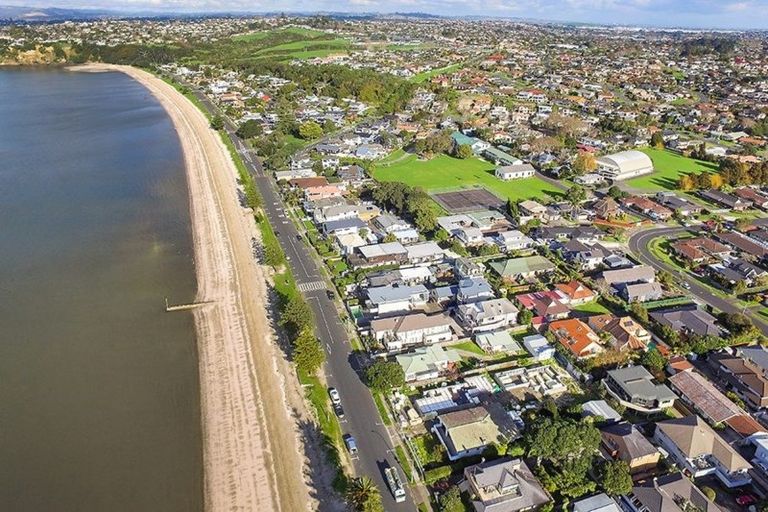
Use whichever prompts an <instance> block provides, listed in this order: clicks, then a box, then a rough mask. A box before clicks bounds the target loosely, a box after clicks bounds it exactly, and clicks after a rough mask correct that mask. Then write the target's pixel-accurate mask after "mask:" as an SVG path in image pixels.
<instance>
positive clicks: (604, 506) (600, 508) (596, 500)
mask: <svg viewBox="0 0 768 512" xmlns="http://www.w3.org/2000/svg"><path fill="white" fill-rule="evenodd" d="M573 512H623V511H622V510H621V508H619V505H618V503H616V501H615V500H614V499H613V498H611V497H610V496H608V495H607V494H605V493H604V492H601V493H600V494H596V495H595V496H591V497H589V498H584V499H583V500H579V501H576V502H574V504H573Z"/></svg>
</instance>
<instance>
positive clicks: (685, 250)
mask: <svg viewBox="0 0 768 512" xmlns="http://www.w3.org/2000/svg"><path fill="white" fill-rule="evenodd" d="M672 251H674V253H675V254H676V255H677V256H678V257H679V258H680V259H682V260H684V261H689V262H691V263H696V264H700V263H711V262H714V261H718V260H721V259H724V258H726V257H727V256H728V255H729V254H730V253H731V248H730V247H728V246H727V245H723V244H721V243H719V242H716V241H715V240H712V239H711V238H707V237H697V238H690V239H687V240H681V241H679V242H675V243H673V244H672Z"/></svg>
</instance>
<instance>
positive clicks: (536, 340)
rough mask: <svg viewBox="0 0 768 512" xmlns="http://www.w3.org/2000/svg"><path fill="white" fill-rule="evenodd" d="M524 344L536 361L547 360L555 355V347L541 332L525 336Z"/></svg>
mask: <svg viewBox="0 0 768 512" xmlns="http://www.w3.org/2000/svg"><path fill="white" fill-rule="evenodd" d="M523 346H524V347H525V350H527V351H528V353H529V354H531V355H532V356H533V358H534V359H535V360H536V361H546V360H547V359H552V358H553V357H555V347H553V346H552V345H550V344H549V341H548V340H547V338H545V337H544V336H542V335H541V334H532V335H530V336H526V337H524V338H523Z"/></svg>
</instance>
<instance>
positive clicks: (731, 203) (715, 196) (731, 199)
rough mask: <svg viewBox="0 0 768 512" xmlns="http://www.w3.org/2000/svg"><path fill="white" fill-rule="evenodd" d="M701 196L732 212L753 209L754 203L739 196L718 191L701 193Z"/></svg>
mask: <svg viewBox="0 0 768 512" xmlns="http://www.w3.org/2000/svg"><path fill="white" fill-rule="evenodd" d="M699 195H700V196H701V197H702V198H704V199H706V200H707V201H710V202H712V203H715V204H719V205H721V206H724V207H726V208H730V209H731V210H736V211H743V210H746V209H748V208H751V207H752V202H751V201H747V200H745V199H741V198H740V197H738V196H734V195H731V194H727V193H725V192H722V191H720V190H717V189H714V188H713V189H709V190H704V191H702V192H699Z"/></svg>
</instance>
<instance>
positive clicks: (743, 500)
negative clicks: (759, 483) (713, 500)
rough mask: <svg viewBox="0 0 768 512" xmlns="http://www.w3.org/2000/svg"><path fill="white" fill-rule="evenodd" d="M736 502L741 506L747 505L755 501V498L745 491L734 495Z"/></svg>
mask: <svg viewBox="0 0 768 512" xmlns="http://www.w3.org/2000/svg"><path fill="white" fill-rule="evenodd" d="M736 503H737V504H738V505H741V506H742V507H748V506H750V505H754V504H755V503H757V498H756V497H755V495H753V494H748V493H745V494H742V495H741V496H738V497H736Z"/></svg>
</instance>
